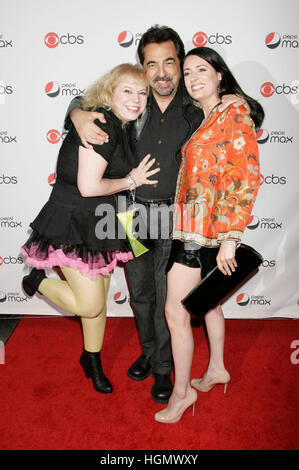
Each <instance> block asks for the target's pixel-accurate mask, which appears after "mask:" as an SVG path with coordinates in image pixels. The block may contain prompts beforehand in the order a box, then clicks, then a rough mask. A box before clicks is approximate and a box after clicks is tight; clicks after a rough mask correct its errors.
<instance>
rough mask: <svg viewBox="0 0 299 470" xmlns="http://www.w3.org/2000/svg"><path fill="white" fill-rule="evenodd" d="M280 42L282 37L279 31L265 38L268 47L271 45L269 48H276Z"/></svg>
mask: <svg viewBox="0 0 299 470" xmlns="http://www.w3.org/2000/svg"><path fill="white" fill-rule="evenodd" d="M280 42H281V37H280V34H278V33H269V34H268V35H267V36H266V39H265V44H266V46H267V47H269V49H276V47H278V46H279V44H280Z"/></svg>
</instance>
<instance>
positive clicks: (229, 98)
mask: <svg viewBox="0 0 299 470" xmlns="http://www.w3.org/2000/svg"><path fill="white" fill-rule="evenodd" d="M231 104H233V105H234V106H235V108H237V107H238V106H244V108H245V109H246V111H247V113H248V114H250V106H249V104H248V103H247V101H246V100H245V98H244V96H241V95H223V96H222V98H221V105H220V106H219V111H220V112H222V111H224V110H225V109H226V108H227V107H228V106H230V105H231Z"/></svg>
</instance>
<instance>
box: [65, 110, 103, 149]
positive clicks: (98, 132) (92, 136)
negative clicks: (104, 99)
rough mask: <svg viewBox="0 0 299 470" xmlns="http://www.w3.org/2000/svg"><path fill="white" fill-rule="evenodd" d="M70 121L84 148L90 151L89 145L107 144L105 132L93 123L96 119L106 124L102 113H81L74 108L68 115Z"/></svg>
mask: <svg viewBox="0 0 299 470" xmlns="http://www.w3.org/2000/svg"><path fill="white" fill-rule="evenodd" d="M70 119H71V121H72V123H73V124H74V126H75V128H76V131H77V132H78V134H79V137H80V139H81V142H82V144H83V145H84V147H85V148H87V149H92V146H91V145H90V144H94V145H103V144H104V143H106V142H108V140H109V136H108V134H106V132H104V131H103V130H102V129H101V128H100V127H99V126H97V125H96V124H95V123H94V121H95V120H96V119H98V120H99V121H100V122H102V123H103V124H105V123H106V120H105V116H104V114H103V113H97V112H94V111H83V110H82V109H80V108H75V109H74V110H73V111H72V112H71V114H70Z"/></svg>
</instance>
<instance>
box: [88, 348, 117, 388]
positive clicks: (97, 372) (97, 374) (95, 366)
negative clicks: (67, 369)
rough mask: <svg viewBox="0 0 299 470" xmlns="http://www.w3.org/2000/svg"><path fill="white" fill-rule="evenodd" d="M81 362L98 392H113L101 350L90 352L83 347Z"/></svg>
mask: <svg viewBox="0 0 299 470" xmlns="http://www.w3.org/2000/svg"><path fill="white" fill-rule="evenodd" d="M80 364H81V366H82V367H83V370H84V372H85V375H86V378H87V379H89V378H90V377H91V379H92V382H93V386H94V388H95V389H96V391H97V392H100V393H112V391H113V388H112V385H111V383H110V382H109V380H108V379H107V377H105V375H104V372H103V369H102V363H101V353H100V352H89V351H86V350H85V349H83V353H82V355H81V358H80Z"/></svg>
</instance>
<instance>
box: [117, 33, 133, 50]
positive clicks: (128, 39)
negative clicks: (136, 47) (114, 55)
mask: <svg viewBox="0 0 299 470" xmlns="http://www.w3.org/2000/svg"><path fill="white" fill-rule="evenodd" d="M117 40H118V44H119V45H120V46H121V47H130V46H132V44H133V41H134V36H133V34H132V33H131V31H122V32H121V33H120V34H119V35H118V38H117Z"/></svg>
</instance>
